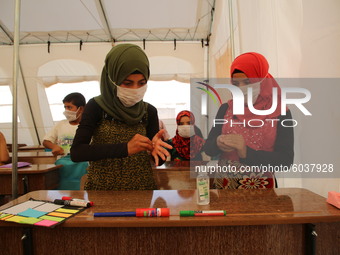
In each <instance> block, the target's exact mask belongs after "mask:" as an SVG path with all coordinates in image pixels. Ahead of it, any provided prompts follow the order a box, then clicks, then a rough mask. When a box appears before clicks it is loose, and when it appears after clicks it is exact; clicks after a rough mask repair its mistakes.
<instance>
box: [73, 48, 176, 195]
mask: <svg viewBox="0 0 340 255" xmlns="http://www.w3.org/2000/svg"><path fill="white" fill-rule="evenodd" d="M149 76H150V69H149V60H148V58H147V56H146V55H145V53H144V51H143V50H142V49H141V48H140V47H139V46H137V45H133V44H119V45H117V46H114V47H113V48H112V49H111V50H110V52H109V53H108V54H107V56H106V59H105V65H104V67H103V71H102V75H101V82H100V91H101V95H100V96H97V97H95V98H93V99H91V100H90V101H89V102H88V103H87V105H86V107H85V111H84V114H83V117H82V120H81V122H80V125H79V128H78V129H77V133H76V136H75V138H74V142H73V145H72V148H71V157H72V160H73V161H77V162H79V161H84V160H89V161H90V162H89V164H90V165H89V168H88V176H87V177H88V179H87V181H86V183H85V189H86V190H152V189H156V188H157V186H156V182H155V179H154V176H153V171H152V168H151V162H150V156H152V157H151V159H154V160H155V163H156V165H159V164H162V163H163V162H164V161H165V160H166V157H167V156H169V153H168V151H167V150H166V149H165V148H171V146H170V145H168V144H167V143H165V142H163V141H162V136H163V133H164V130H161V131H159V122H158V114H157V109H156V108H155V107H154V106H152V105H151V104H149V103H146V102H144V101H143V97H144V94H145V92H146V89H147V81H148V79H149ZM164 147H165V148H164Z"/></svg>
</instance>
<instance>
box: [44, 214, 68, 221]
mask: <svg viewBox="0 0 340 255" xmlns="http://www.w3.org/2000/svg"><path fill="white" fill-rule="evenodd" d="M39 219H43V220H52V221H58V222H61V221H63V220H65V218H59V217H52V216H47V215H44V216H41V217H40V218H39Z"/></svg>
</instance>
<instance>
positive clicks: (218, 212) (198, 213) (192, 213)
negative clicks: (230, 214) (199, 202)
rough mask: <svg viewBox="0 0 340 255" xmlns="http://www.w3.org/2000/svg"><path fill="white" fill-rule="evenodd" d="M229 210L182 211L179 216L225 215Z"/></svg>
mask: <svg viewBox="0 0 340 255" xmlns="http://www.w3.org/2000/svg"><path fill="white" fill-rule="evenodd" d="M226 214H227V212H226V211H225V210H216V211H180V212H179V216H181V217H190V216H225V215H226Z"/></svg>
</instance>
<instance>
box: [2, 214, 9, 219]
mask: <svg viewBox="0 0 340 255" xmlns="http://www.w3.org/2000/svg"><path fill="white" fill-rule="evenodd" d="M8 215H9V214H8V213H2V214H1V215H0V219H2V218H4V217H6V216H8Z"/></svg>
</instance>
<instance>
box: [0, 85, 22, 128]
mask: <svg viewBox="0 0 340 255" xmlns="http://www.w3.org/2000/svg"><path fill="white" fill-rule="evenodd" d="M0 95H1V97H0V123H12V112H13V111H12V109H13V96H12V92H11V89H10V87H9V86H8V85H5V86H0ZM18 122H20V120H19V117H18Z"/></svg>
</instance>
